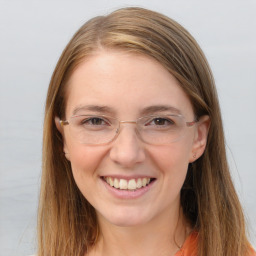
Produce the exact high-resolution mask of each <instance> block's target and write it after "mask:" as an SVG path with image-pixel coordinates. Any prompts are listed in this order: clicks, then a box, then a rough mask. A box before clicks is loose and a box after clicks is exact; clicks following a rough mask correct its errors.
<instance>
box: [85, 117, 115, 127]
mask: <svg viewBox="0 0 256 256" xmlns="http://www.w3.org/2000/svg"><path fill="white" fill-rule="evenodd" d="M81 124H82V125H92V126H100V125H101V126H102V125H110V123H109V122H108V121H107V120H105V119H103V118H101V117H90V118H85V119H83V120H81Z"/></svg>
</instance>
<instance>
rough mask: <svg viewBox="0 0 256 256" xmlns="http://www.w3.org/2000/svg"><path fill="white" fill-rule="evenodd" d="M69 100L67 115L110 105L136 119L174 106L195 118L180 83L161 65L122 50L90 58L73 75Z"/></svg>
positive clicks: (68, 94) (121, 113) (98, 54)
mask: <svg viewBox="0 0 256 256" xmlns="http://www.w3.org/2000/svg"><path fill="white" fill-rule="evenodd" d="M66 97H67V99H66V103H67V105H66V115H67V116H71V115H72V113H73V112H74V109H77V108H78V107H80V106H88V105H92V106H99V107H101V106H106V107H108V108H110V109H113V111H114V112H115V115H118V116H120V115H126V116H127V115H129V116H133V117H134V115H139V112H141V111H142V109H145V108H149V107H151V106H157V105H158V106H160V105H170V106H171V107H173V108H176V109H178V110H179V111H180V112H181V113H182V114H183V115H192V106H191V103H190V101H189V99H188V97H187V95H186V94H185V92H184V91H183V90H182V88H181V87H180V85H179V82H178V81H177V80H176V79H175V77H174V76H173V75H171V74H170V73H169V72H168V71H167V70H166V69H165V68H164V67H163V66H162V65H161V64H160V63H159V62H157V61H156V60H154V59H153V58H151V57H148V56H144V55H139V54H134V53H127V52H122V51H114V50H102V51H99V52H97V53H95V54H94V55H92V56H90V57H88V58H86V59H85V60H84V61H83V62H82V63H81V64H80V65H79V66H78V67H77V68H76V69H75V71H74V72H73V74H72V75H71V77H70V79H69V81H68V84H67V94H66ZM126 118H127V117H126Z"/></svg>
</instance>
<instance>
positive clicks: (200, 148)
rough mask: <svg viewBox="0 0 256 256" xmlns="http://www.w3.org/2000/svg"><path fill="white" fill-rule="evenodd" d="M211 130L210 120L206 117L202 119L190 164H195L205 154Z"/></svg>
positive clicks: (196, 133) (197, 128)
mask: <svg viewBox="0 0 256 256" xmlns="http://www.w3.org/2000/svg"><path fill="white" fill-rule="evenodd" d="M209 128H210V118H209V116H207V115H205V116H202V117H200V119H199V121H198V123H197V126H196V132H195V137H194V141H193V146H192V150H191V155H190V159H189V162H190V163H193V162H194V161H195V160H197V159H198V158H199V157H200V156H201V155H202V154H203V153H204V150H205V147H206V144H207V136H208V131H209Z"/></svg>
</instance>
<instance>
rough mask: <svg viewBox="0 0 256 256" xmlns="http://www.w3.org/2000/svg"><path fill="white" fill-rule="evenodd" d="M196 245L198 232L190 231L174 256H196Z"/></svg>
mask: <svg viewBox="0 0 256 256" xmlns="http://www.w3.org/2000/svg"><path fill="white" fill-rule="evenodd" d="M197 243H198V232H196V231H192V232H191V233H190V235H189V236H188V237H187V239H186V241H185V243H184V244H183V246H182V247H181V249H180V250H179V251H178V252H177V253H176V254H175V256H196V255H197ZM253 256H254V255H253Z"/></svg>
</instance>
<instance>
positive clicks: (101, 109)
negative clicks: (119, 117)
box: [72, 105, 115, 116]
mask: <svg viewBox="0 0 256 256" xmlns="http://www.w3.org/2000/svg"><path fill="white" fill-rule="evenodd" d="M81 111H92V112H97V113H102V114H114V113H115V111H114V110H113V109H112V108H110V107H108V106H98V105H86V106H77V107H76V108H75V109H74V110H73V112H72V115H74V116H75V115H77V114H78V113H79V112H81Z"/></svg>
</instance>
